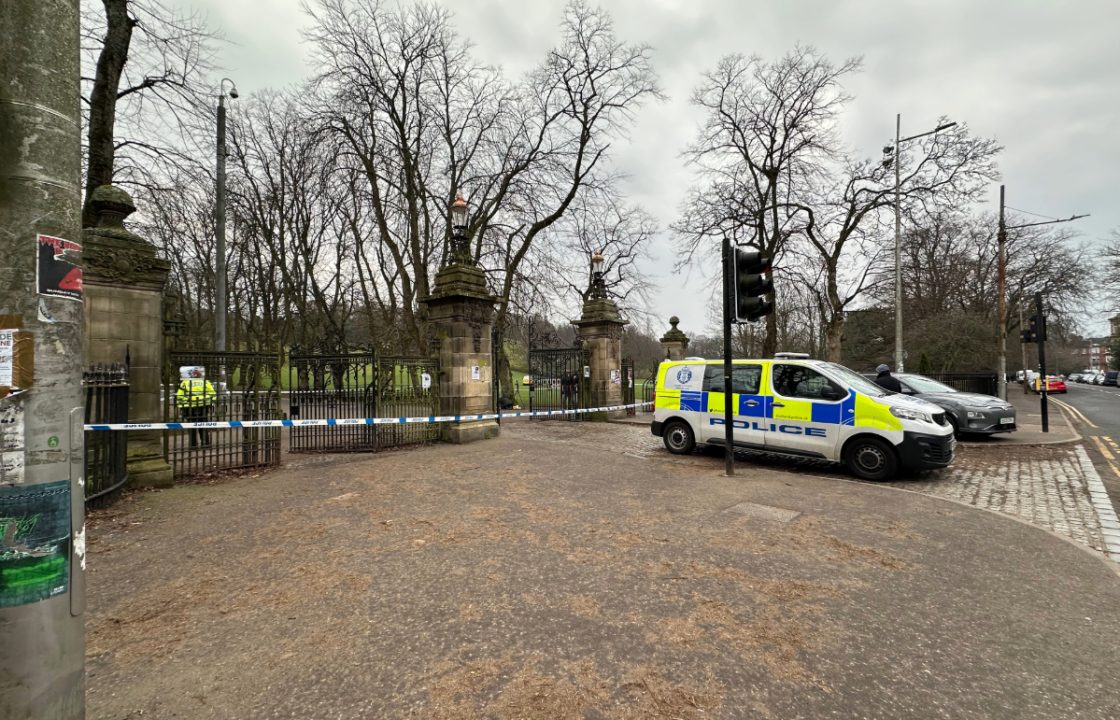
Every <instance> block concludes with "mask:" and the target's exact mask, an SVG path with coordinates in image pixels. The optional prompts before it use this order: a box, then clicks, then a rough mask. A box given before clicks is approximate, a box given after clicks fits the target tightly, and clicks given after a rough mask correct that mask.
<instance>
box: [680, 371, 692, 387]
mask: <svg viewBox="0 0 1120 720" xmlns="http://www.w3.org/2000/svg"><path fill="white" fill-rule="evenodd" d="M691 379H692V368H690V367H687V366H686V367H682V368H681V369H680V370H677V382H679V383H680V384H681V385H687V384H688V381H689V380H691Z"/></svg>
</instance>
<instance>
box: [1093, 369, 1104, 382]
mask: <svg viewBox="0 0 1120 720" xmlns="http://www.w3.org/2000/svg"><path fill="white" fill-rule="evenodd" d="M1093 384H1094V385H1103V384H1104V373H1102V372H1098V373H1094V374H1093Z"/></svg>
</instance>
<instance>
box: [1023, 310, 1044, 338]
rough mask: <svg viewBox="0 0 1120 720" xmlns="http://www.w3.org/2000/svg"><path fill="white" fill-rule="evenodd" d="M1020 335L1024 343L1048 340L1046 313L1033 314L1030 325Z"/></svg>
mask: <svg viewBox="0 0 1120 720" xmlns="http://www.w3.org/2000/svg"><path fill="white" fill-rule="evenodd" d="M1019 335H1020V336H1021V338H1022V341H1023V342H1024V343H1033V342H1038V341H1040V340H1041V341H1043V342H1045V341H1046V316H1045V315H1031V318H1030V320H1029V325H1028V327H1027V329H1026V330H1023V331H1022V332H1021V333H1019Z"/></svg>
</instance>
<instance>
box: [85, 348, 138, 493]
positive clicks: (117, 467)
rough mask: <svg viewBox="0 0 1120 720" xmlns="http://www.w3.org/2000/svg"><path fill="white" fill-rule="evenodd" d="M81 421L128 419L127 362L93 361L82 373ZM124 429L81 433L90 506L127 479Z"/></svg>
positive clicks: (119, 420) (118, 491)
mask: <svg viewBox="0 0 1120 720" xmlns="http://www.w3.org/2000/svg"><path fill="white" fill-rule="evenodd" d="M82 387H83V388H84V390H85V400H86V402H85V422H86V423H87V424H88V423H124V422H128V365H127V364H126V363H114V364H112V365H93V366H91V367H90V368H89V369H87V370H86V371H85V372H83V373H82ZM127 460H128V433H126V432H100V433H99V432H91V433H86V436H85V466H86V478H85V480H86V482H85V500H86V505H88V506H90V507H104V506H105V505H108V504H111V503H112V502H113V501H115V500H116V499H117V498H118V497H120V495H121V493H122V492H123V491H124V487H125V485H126V484H127V483H128V469H127V464H126V463H127Z"/></svg>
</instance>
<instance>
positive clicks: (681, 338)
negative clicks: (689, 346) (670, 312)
mask: <svg viewBox="0 0 1120 720" xmlns="http://www.w3.org/2000/svg"><path fill="white" fill-rule="evenodd" d="M680 321H681V319H680V318H679V317H677V316H676V315H674V316H673V317H671V318H669V324H670V325H672V326H673V327H672V328H671V329H670V330H669V332H667V333H665V337H663V338H661V342H684V343H687V342H688V336H687V335H685V334H684V333H683V332H681V331H680V330H678V329H677V325H678V324H680Z"/></svg>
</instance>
